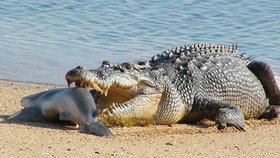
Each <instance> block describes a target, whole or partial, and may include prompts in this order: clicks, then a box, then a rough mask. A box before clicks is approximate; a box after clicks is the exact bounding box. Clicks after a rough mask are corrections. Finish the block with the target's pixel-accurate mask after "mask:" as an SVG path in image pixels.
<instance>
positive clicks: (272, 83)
mask: <svg viewBox="0 0 280 158" xmlns="http://www.w3.org/2000/svg"><path fill="white" fill-rule="evenodd" d="M247 67H248V68H249V70H251V71H252V72H253V73H254V74H255V76H256V77H257V78H258V79H259V81H260V82H261V84H262V86H263V88H264V90H265V93H266V96H267V98H268V99H269V104H270V105H271V107H269V109H268V112H265V113H264V114H263V115H262V116H261V118H266V119H269V120H270V119H273V118H278V117H279V115H280V90H279V86H278V85H277V81H276V79H275V75H274V73H273V72H272V68H271V67H270V65H268V64H266V63H264V62H261V61H252V62H251V63H249V64H248V66H247Z"/></svg>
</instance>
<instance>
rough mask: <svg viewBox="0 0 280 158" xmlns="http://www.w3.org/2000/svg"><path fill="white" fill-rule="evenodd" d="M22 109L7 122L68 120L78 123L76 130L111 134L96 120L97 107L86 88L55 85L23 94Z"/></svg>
mask: <svg viewBox="0 0 280 158" xmlns="http://www.w3.org/2000/svg"><path fill="white" fill-rule="evenodd" d="M21 104H22V106H23V109H22V110H20V111H18V112H16V113H15V114H13V115H11V116H10V117H9V118H8V121H20V122H22V121H33V122H34V121H37V122H44V121H67V122H72V123H74V124H78V125H79V129H78V130H79V131H80V132H82V133H89V134H93V135H97V136H107V137H113V134H112V133H111V132H110V130H109V129H108V128H107V127H106V126H105V125H104V124H103V123H101V122H97V117H98V110H97V109H96V106H95V102H94V100H93V97H92V95H91V93H90V92H89V91H88V90H87V89H85V88H58V89H51V90H48V91H43V92H41V93H37V94H33V95H30V96H26V97H24V98H23V99H22V100H21Z"/></svg>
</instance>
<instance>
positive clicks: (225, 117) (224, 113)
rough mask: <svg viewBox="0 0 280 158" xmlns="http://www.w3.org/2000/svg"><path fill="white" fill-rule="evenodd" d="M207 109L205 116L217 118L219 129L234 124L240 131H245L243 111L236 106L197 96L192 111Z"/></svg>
mask: <svg viewBox="0 0 280 158" xmlns="http://www.w3.org/2000/svg"><path fill="white" fill-rule="evenodd" d="M201 111H205V113H204V117H206V118H210V119H213V117H214V119H215V123H216V125H217V128H218V129H224V128H226V127H228V126H234V127H235V128H236V129H238V130H240V131H245V130H244V126H245V121H244V120H245V119H244V116H243V114H242V112H241V111H240V110H239V109H238V108H237V107H235V106H233V105H231V104H229V103H226V102H223V101H218V100H214V99H209V98H196V99H195V101H194V105H193V109H192V113H196V112H201Z"/></svg>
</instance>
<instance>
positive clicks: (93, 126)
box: [79, 122, 114, 138]
mask: <svg viewBox="0 0 280 158" xmlns="http://www.w3.org/2000/svg"><path fill="white" fill-rule="evenodd" d="M79 131H80V132H81V133H87V134H93V135H97V136H105V137H109V138H113V137H114V135H113V134H112V132H111V131H110V130H109V129H108V128H107V127H106V126H105V125H104V124H103V123H101V122H91V123H86V124H85V125H83V126H81V127H79Z"/></svg>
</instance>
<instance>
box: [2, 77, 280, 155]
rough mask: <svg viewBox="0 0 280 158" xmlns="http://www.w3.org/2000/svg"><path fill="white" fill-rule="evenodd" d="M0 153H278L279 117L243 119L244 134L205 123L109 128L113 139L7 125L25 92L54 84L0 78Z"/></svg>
mask: <svg viewBox="0 0 280 158" xmlns="http://www.w3.org/2000/svg"><path fill="white" fill-rule="evenodd" d="M0 85H1V86H0V96H1V97H0V157H142V158H145V157H280V154H279V149H280V119H276V120H272V121H266V120H249V121H246V130H247V131H246V132H239V131H237V130H235V129H233V128H228V129H226V130H223V131H218V130H217V129H216V128H215V127H214V126H213V122H211V121H204V122H203V123H202V124H198V125H186V124H176V125H173V126H172V127H169V126H149V127H129V128H127V127H122V128H121V127H115V128H110V130H111V131H112V132H113V133H114V135H115V138H114V139H109V138H102V137H97V136H93V135H89V134H81V133H79V132H78V131H77V130H76V129H75V127H70V126H63V125H60V124H53V123H38V122H37V123H35V122H26V123H20V124H15V123H9V122H7V121H5V120H6V118H7V117H8V115H10V114H13V113H14V112H16V111H18V110H19V109H21V106H20V99H21V98H22V97H24V96H26V95H30V94H34V93H36V92H40V91H43V90H47V89H51V88H55V87H56V86H54V85H43V84H41V85H39V84H30V83H19V82H12V81H0Z"/></svg>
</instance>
